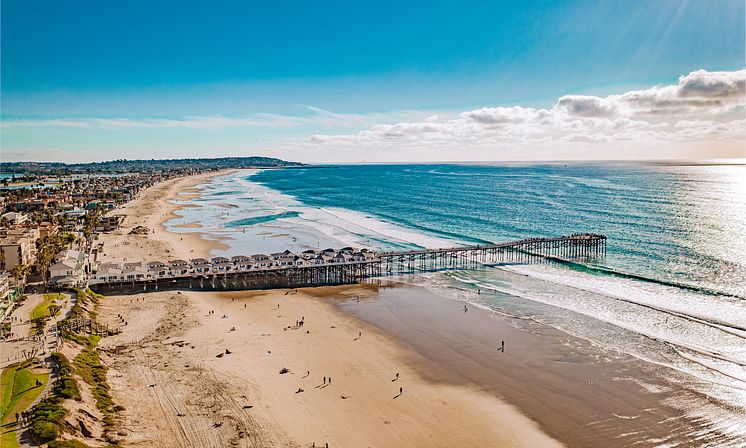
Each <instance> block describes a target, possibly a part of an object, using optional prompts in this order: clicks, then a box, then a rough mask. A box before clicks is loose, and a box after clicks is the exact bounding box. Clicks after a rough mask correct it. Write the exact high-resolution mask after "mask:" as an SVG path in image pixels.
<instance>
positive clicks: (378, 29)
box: [0, 0, 746, 162]
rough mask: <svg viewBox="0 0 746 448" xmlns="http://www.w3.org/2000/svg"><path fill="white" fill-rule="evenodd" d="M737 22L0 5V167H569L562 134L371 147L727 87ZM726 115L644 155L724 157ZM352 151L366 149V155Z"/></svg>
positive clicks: (612, 8) (661, 14) (565, 6)
mask: <svg viewBox="0 0 746 448" xmlns="http://www.w3.org/2000/svg"><path fill="white" fill-rule="evenodd" d="M404 3H406V4H404ZM744 15H745V11H744V2H743V1H737V0H731V1H723V0H711V1H707V2H702V1H681V0H679V1H629V0H628V1H608V2H595V1H593V2H591V1H551V2H549V1H547V2H543V1H533V2H528V1H515V2H497V1H487V2H468V1H467V2H447V3H446V2H375V4H374V3H362V2H338V3H334V2H325V3H320V2H307V1H299V2H282V3H280V2H246V1H235V2H227V1H222V2H220V1H218V2H183V1H181V2H170V1H158V2H153V1H148V2H144V1H127V2H101V1H68V2H48V1H33V0H32V1H29V0H5V1H3V2H2V55H1V56H2V85H1V87H0V89H1V92H2V98H1V99H2V110H1V116H2V121H3V135H2V140H1V141H0V145H1V146H0V148H2V152H3V153H5V155H4V156H3V159H4V160H9V159H22V158H27V159H33V158H45V157H46V158H55V157H56V158H64V159H76V160H78V159H79V160H89V159H91V160H101V159H111V158H120V157H133V158H134V157H154V156H158V157H178V156H195V155H205V156H220V155H251V154H266V155H276V156H281V157H286V158H290V159H294V160H303V161H324V162H328V161H372V160H381V161H384V160H413V161H414V160H423V161H424V160H467V159H468V160H501V159H516V158H518V159H536V158H552V159H563V158H584V157H585V156H583V154H585V153H583V152H578V151H574V148H573V147H571V145H568V144H567V141H564V140H562V139H563V138H565V140H567V138H566V137H567V136H568V134H567V133H568V132H569V131H568V130H567V129H566V128H565V127H560V128H557V129H556V132H555V133H553V134H552V135H551V139H552V142H553V143H554V144H553V145H548V146H553V147H554V148H555V149H554V150H551V149H550V148H549V147H547V148H545V149H541V147H542V145H543V144H547V141H546V138H544V137H542V138H541V139H540V140H536V141H534V142H533V143H535V145H533V146H536V147H537V148H538V149H536V150H532V149H531V147H532V141H531V140H530V139H529V140H528V141H526V142H523V143H525V144H523V143H522V145H517V144H516V141H515V140H509V139H508V140H500V139H496V138H494V137H495V135H496V134H495V132H494V129H493V130H492V133H491V134H490V137H491V138H486V137H485V139H483V140H478V141H477V140H475V139H474V137H476V136H477V135H486V134H481V132H482V131H484V129H479V130H477V131H475V133H474V134H472V135H467V136H464V134H463V132H465V128H459V130H458V131H457V132H456V134H458V136H459V138H455V137H454V134H453V132H452V130H450V131H449V132H451V133H450V134H449V135H443V134H439V135H438V138H437V139H436V140H438V142H439V143H438V144H437V145H434V144H433V143H432V142H423V147H421V148H420V147H416V146H414V145H411V144H409V143H410V142H407V141H399V142H392V141H391V138H390V137H391V135H390V133H388V134H386V133H385V132H384V134H385V135H384V136H383V137H380V140H379V141H376V140H375V139H374V136H375V134H376V130H380V129H382V128H381V127H387V126H388V127H392V126H397V125H407V124H410V125H412V126H410V127H416V125H417V123H452V122H453V121H454V120H457V119H458V117H461V116H462V115H463V114H465V113H468V112H469V111H474V110H479V109H482V108H492V109H494V108H507V107H515V106H517V107H521V108H534V109H539V110H555V109H556V105H557V104H558V99H560V98H561V97H563V96H565V95H585V96H593V97H597V98H602V99H605V98H608V97H609V96H610V95H619V94H624V93H625V92H629V91H635V90H640V89H650V88H653V87H654V86H663V85H676V84H677V83H678V82H679V77H680V76H686V75H688V74H689V73H691V72H694V71H696V70H699V69H704V70H705V71H707V72H708V73H736V75H735V78H733V77H732V76H730V75H728V76H726V75H723V76H725V77H723V76H720V77H717V76H716V78H717V79H719V80H721V81H722V80H725V81H723V82H726V83H735V84H733V85H735V86H736V88H737V89H738V88H740V87H739V86H740V85H741V84H739V82H740V76H741V75H739V74H738V73H740V71H741V70H743V68H744V66H745V65H746V62H745V61H744V52H745V48H744ZM708 76H709V75H708ZM718 76H719V75H718ZM708 79H709V78H708ZM734 79H735V80H734ZM707 82H710V81H707ZM728 92H729V93H728V94H729V95H732V94H733V91H732V90H729V91H728ZM735 93H736V96H739V95H738V94H739V93H740V91H736V92H735ZM726 109H727V110H726ZM726 109H724V108H722V107H719V108H718V109H717V110H707V111H704V112H703V111H702V110H699V109H698V110H697V111H696V113H695V111H690V112H691V113H689V114H688V115H687V116H686V117H681V119H680V120H678V121H677V122H676V123H679V122H682V121H691V120H693V119H696V120H698V121H700V122H705V121H708V122H712V121H713V120H714V121H716V122H717V123H719V124H722V123H727V124H728V125H729V126H730V127H729V130H728V132H729V134H728V135H727V136H726V138H724V140H723V141H722V142H721V143H722V144H721V143H718V142H716V144H715V145H710V146H714V147H712V148H710V149H709V150H707V149H705V148H696V151H695V149H693V148H690V147H689V146H687V145H683V146H681V148H679V149H677V148H674V146H676V145H677V142H679V141H684V139H681V140H675V139H673V140H670V141H667V143H666V142H662V141H659V140H657V139H656V138H655V137H651V138H649V139H648V141H650V142H652V141H653V140H655V143H656V145H659V144H664V143H666V144H667V145H668V147H666V148H665V150H662V151H661V152H660V153H659V154H655V156H660V157H671V156H693V157H720V156H733V154H736V155H738V151H739V149H740V150H742V149H743V147H742V146H741V148H739V147H738V145H734V141H736V140H738V137H739V135H740V134H738V131H739V129H741V126H740V122H739V120H741V119H742V116H743V102H742V101H741V100H738V99H736V101H730V100H729V102H728V104H727V108H726ZM518 112H520V111H518ZM518 112H516V113H518ZM703 114H704V115H706V117H703ZM586 118H588V117H586ZM602 118H603V119H609V117H608V116H606V117H592V119H594V120H600V119H602ZM625 118H628V119H632V120H636V121H639V120H640V117H639V114H637V115H634V116H632V115H625ZM105 120H113V121H105ZM646 120H647V122H654V120H650V119H646ZM195 123H196V124H195ZM734 123H735V124H734ZM588 125H589V126H590V127H591V128H592V129H590V130H589V131H588V132H589V134H588V135H585V136H584V138H586V137H588V136H590V137H591V139H594V138H595V137H594V135H595V134H594V132H596V131H597V129H598V128H597V125H598V123H597V122H595V121H594V122H589V123H588ZM671 125H672V126H674V125H675V123H671ZM424 127H425V128H427V125H425V126H424ZM695 127H696V126H695ZM441 128H442V127H441ZM467 128H468V126H467ZM439 129H440V128H439ZM448 129H451V127H449V128H448ZM593 129H596V131H593ZM734 129H735V132H736V134H733V130H734ZM440 131H442V129H440ZM440 131H439V132H440ZM524 131H525V129H523V130H522V129H513V130H512V132H513V133H514V134H516V135H523V132H524ZM712 131H713V129H712V128H710V129H708V130H707V132H712ZM428 132H429V131H428ZM646 132H647V131H646ZM636 135H637V134H636ZM409 137H410V136H405V137H404V138H409ZM620 137H625V138H628V139H629V138H630V136H619V135H614V136H611V137H609V138H607V139H606V141H605V142H600V143H599V142H597V143H598V144H597V145H596V146H593V147H592V148H588V149H587V151H591V152H588V154H591V153H597V152H598V150H599V149H604V150H607V156H608V158H617V157H616V156H617V155H621V154H622V153H627V151H626V150H625V149H623V148H621V146H623V145H621V146H620V144H619V143H618V142H619V141H623V139H622V140H619V138H620ZM637 137H639V135H637ZM637 137H635V138H637ZM734 137H735V138H736V139H735V140H734ZM533 138H539V137H538V136H536V135H534V137H533ZM415 139H417V138H415ZM361 140H365V144H366V145H369V146H368V149H369V150H366V151H365V152H363V153H361V152H360V151H359V148H358V146H359V145H358V143H359V142H360V141H361ZM705 140H706V139H704V137H703V141H705ZM560 143H562V144H560ZM651 144H652V143H651ZM401 148H406V149H407V151H406V152H403V151H402V150H401ZM370 150H374V152H373V153H371V151H370ZM553 151H554V152H553ZM587 151H586V152H587ZM708 151H709V152H708Z"/></svg>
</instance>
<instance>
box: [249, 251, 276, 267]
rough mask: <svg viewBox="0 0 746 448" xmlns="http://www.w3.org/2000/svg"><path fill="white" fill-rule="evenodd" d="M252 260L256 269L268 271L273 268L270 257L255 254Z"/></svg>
mask: <svg viewBox="0 0 746 448" xmlns="http://www.w3.org/2000/svg"><path fill="white" fill-rule="evenodd" d="M251 258H252V259H253V260H254V269H266V268H268V267H270V266H272V260H271V259H270V257H269V255H265V254H254V255H252V256H251Z"/></svg>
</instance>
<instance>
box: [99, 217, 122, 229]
mask: <svg viewBox="0 0 746 448" xmlns="http://www.w3.org/2000/svg"><path fill="white" fill-rule="evenodd" d="M122 219H123V216H122V215H106V216H101V217H99V220H98V224H97V225H96V229H95V230H96V232H111V231H112V230H116V229H118V228H119V224H121V222H122Z"/></svg>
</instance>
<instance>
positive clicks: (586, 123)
mask: <svg viewBox="0 0 746 448" xmlns="http://www.w3.org/2000/svg"><path fill="white" fill-rule="evenodd" d="M745 96H746V70H740V71H732V72H709V71H705V70H697V71H694V72H691V73H689V74H687V75H684V76H681V77H680V78H679V81H678V83H677V84H675V85H659V86H654V87H651V88H649V89H644V90H635V91H630V92H626V93H623V94H620V95H609V96H606V97H598V96H588V95H566V96H562V97H560V98H559V99H558V100H557V101H556V103H555V104H554V105H553V106H552V107H551V108H546V109H541V108H530V107H522V106H512V107H485V108H482V109H476V110H470V111H466V112H462V113H460V114H458V115H456V116H452V117H442V118H441V117H438V116H432V117H429V118H428V119H425V120H422V121H417V122H401V123H394V124H379V125H374V126H370V127H368V128H367V129H364V130H362V131H360V132H358V133H355V134H332V135H325V134H317V135H313V136H312V137H311V138H310V140H309V141H308V142H306V143H305V146H306V147H307V148H311V149H317V150H323V149H324V148H346V149H347V150H349V151H356V152H362V151H376V152H386V151H387V150H390V149H392V148H396V150H397V151H416V152H418V153H422V152H428V151H429V152H436V153H440V154H443V153H448V152H450V155H451V160H469V159H474V160H478V159H481V160H499V159H502V158H503V157H501V155H503V154H509V155H510V156H512V157H513V158H515V159H523V158H526V159H531V158H533V157H531V156H532V154H531V153H530V152H531V151H533V152H535V153H536V154H540V155H541V158H547V157H548V158H556V159H561V158H565V157H564V154H566V152H567V151H573V150H577V152H578V154H577V155H578V157H580V158H594V157H593V156H592V155H593V153H589V152H588V151H589V150H593V151H596V152H595V155H596V156H599V157H598V158H607V157H603V155H604V154H603V153H604V152H609V153H610V154H609V155H610V158H625V157H623V154H622V156H615V155H614V154H617V153H618V151H620V150H625V149H632V150H635V151H637V154H636V156H635V157H642V156H644V155H645V154H647V156H648V157H643V158H657V157H656V156H660V157H661V158H665V157H671V156H672V155H674V154H675V151H674V150H677V149H680V148H688V149H690V150H695V151H699V152H698V154H701V155H703V156H707V153H708V151H710V152H711V153H712V154H717V151H718V150H719V149H723V150H725V151H726V152H727V154H729V155H730V154H734V153H735V155H736V156H738V154H739V152H740V156H746V143H744V140H745V139H746V121H745V120H744V104H745V103H746V100H745ZM649 151H658V153H657V154H656V153H655V152H652V153H651V152H649ZM553 154H554V157H553ZM462 156H465V157H462ZM569 158H574V157H569Z"/></svg>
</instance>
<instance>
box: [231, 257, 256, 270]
mask: <svg viewBox="0 0 746 448" xmlns="http://www.w3.org/2000/svg"><path fill="white" fill-rule="evenodd" d="M253 262H254V261H253V260H252V259H251V257H247V256H246V255H236V256H235V257H231V263H233V269H234V270H236V271H248V270H249V269H251V267H252V265H253Z"/></svg>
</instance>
